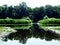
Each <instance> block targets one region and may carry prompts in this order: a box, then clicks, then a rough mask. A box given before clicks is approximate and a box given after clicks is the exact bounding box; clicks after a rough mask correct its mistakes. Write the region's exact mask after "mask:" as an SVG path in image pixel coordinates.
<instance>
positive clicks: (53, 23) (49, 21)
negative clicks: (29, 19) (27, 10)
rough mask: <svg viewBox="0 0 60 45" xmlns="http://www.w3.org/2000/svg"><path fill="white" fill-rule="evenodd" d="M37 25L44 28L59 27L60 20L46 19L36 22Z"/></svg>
mask: <svg viewBox="0 0 60 45" xmlns="http://www.w3.org/2000/svg"><path fill="white" fill-rule="evenodd" d="M38 23H39V25H45V26H60V19H56V18H48V19H43V20H40V21H38Z"/></svg>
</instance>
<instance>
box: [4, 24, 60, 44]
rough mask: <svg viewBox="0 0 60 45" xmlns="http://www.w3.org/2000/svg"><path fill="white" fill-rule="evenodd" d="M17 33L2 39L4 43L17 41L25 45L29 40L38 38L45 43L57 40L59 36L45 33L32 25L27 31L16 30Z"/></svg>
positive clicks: (50, 32)
mask: <svg viewBox="0 0 60 45" xmlns="http://www.w3.org/2000/svg"><path fill="white" fill-rule="evenodd" d="M16 30H17V32H14V33H11V34H9V35H8V36H6V37H5V38H4V41H7V40H8V39H10V40H13V39H14V40H19V42H20V43H23V44H25V43H26V41H27V39H29V38H32V37H33V38H40V39H41V40H43V39H45V40H46V41H51V40H52V39H54V40H59V39H60V35H59V34H56V33H55V32H52V31H50V30H48V31H45V30H44V29H42V28H39V27H38V25H37V24H33V26H32V27H30V28H29V29H16Z"/></svg>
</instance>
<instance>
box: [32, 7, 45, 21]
mask: <svg viewBox="0 0 60 45" xmlns="http://www.w3.org/2000/svg"><path fill="white" fill-rule="evenodd" d="M44 15H45V13H44V7H40V8H34V9H33V22H37V21H38V20H41V19H43V17H44Z"/></svg>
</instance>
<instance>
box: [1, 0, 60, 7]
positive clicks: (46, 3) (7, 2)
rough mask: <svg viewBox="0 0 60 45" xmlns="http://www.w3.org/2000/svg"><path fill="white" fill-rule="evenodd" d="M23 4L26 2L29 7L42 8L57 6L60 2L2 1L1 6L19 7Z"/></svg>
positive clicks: (34, 0)
mask: <svg viewBox="0 0 60 45" xmlns="http://www.w3.org/2000/svg"><path fill="white" fill-rule="evenodd" d="M21 2H26V4H27V6H29V7H32V8H34V7H40V6H45V5H52V6H56V5H59V4H60V0H0V6H1V5H5V4H7V5H8V6H10V5H13V6H14V5H19V3H21Z"/></svg>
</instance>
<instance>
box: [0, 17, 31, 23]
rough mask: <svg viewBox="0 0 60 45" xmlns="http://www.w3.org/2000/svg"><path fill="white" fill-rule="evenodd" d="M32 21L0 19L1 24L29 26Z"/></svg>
mask: <svg viewBox="0 0 60 45" xmlns="http://www.w3.org/2000/svg"><path fill="white" fill-rule="evenodd" d="M31 22H32V21H31V20H30V19H29V20H27V19H26V18H22V19H11V18H10V19H9V18H6V19H0V24H29V23H31Z"/></svg>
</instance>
